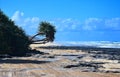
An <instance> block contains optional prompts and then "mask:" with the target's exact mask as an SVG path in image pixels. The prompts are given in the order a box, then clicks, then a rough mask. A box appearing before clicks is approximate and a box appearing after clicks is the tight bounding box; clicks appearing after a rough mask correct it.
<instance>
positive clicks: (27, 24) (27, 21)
mask: <svg viewBox="0 0 120 77" xmlns="http://www.w3.org/2000/svg"><path fill="white" fill-rule="evenodd" d="M11 19H12V20H13V21H14V22H15V24H16V25H18V26H20V27H22V28H23V29H24V30H25V31H26V32H29V31H34V32H33V33H35V32H36V30H37V28H38V25H39V22H40V19H39V18H38V17H27V18H25V17H24V13H23V12H20V11H16V12H15V13H14V14H13V16H12V17H11Z"/></svg>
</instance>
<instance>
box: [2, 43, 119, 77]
mask: <svg viewBox="0 0 120 77" xmlns="http://www.w3.org/2000/svg"><path fill="white" fill-rule="evenodd" d="M30 47H31V48H32V49H36V50H37V51H39V52H42V53H43V54H40V53H35V54H33V55H32V56H28V57H12V58H1V59H0V77H120V57H119V54H120V53H118V54H115V53H116V52H118V51H119V49H117V50H116V49H115V51H112V49H110V51H107V50H108V49H95V48H92V49H90V50H89V48H87V49H86V48H82V49H81V48H77V49H76V48H74V47H73V48H71V49H70V48H69V47H55V46H53V47H49V46H47V45H46V46H43V45H42V46H41V45H34V44H32V45H31V46H30ZM113 52H115V53H113Z"/></svg>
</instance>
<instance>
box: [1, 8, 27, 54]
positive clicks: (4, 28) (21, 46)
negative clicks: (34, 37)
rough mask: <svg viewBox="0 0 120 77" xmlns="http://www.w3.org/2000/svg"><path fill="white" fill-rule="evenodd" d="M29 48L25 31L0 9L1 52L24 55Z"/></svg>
mask: <svg viewBox="0 0 120 77" xmlns="http://www.w3.org/2000/svg"><path fill="white" fill-rule="evenodd" d="M28 49H29V39H28V37H27V36H26V34H25V32H24V31H23V30H22V29H21V28H19V27H18V26H17V25H15V24H14V22H13V21H11V20H10V19H9V18H8V17H7V16H6V15H5V14H4V13H3V12H2V11H1V10H0V54H8V55H14V56H21V55H24V54H25V53H26V52H27V51H28Z"/></svg>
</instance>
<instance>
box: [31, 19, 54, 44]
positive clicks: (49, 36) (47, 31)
mask: <svg viewBox="0 0 120 77" xmlns="http://www.w3.org/2000/svg"><path fill="white" fill-rule="evenodd" d="M55 33H56V29H55V26H53V25H52V24H51V23H49V22H46V21H43V22H41V23H40V24H39V27H38V33H37V34H36V35H34V36H33V37H32V38H31V41H32V43H35V44H40V43H41V44H43V43H47V42H53V41H54V39H55ZM36 36H43V37H45V38H43V39H40V40H33V39H34V38H35V37H36Z"/></svg>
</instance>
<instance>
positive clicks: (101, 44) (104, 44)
mask: <svg viewBox="0 0 120 77" xmlns="http://www.w3.org/2000/svg"><path fill="white" fill-rule="evenodd" d="M51 45H52V44H51ZM53 45H54V46H91V47H101V48H120V42H111V41H56V42H53Z"/></svg>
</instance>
